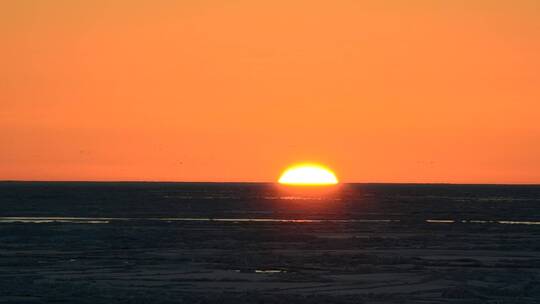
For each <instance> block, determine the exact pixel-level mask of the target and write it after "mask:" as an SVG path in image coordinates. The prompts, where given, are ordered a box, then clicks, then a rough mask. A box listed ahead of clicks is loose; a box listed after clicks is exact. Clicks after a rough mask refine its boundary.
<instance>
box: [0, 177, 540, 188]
mask: <svg viewBox="0 0 540 304" xmlns="http://www.w3.org/2000/svg"><path fill="white" fill-rule="evenodd" d="M0 183H156V184H157V183H163V184H165V183H168V184H278V182H271V181H268V182H263V181H168V180H18V179H13V180H10V179H6V180H1V179H0ZM339 184H364V185H471V186H475V185H476V186H540V183H511V182H510V183H459V182H457V183H456V182H424V183H423V182H379V181H376V182H340V183H339ZM339 184H338V185H339Z"/></svg>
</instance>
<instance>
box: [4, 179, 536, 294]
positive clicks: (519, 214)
mask: <svg viewBox="0 0 540 304" xmlns="http://www.w3.org/2000/svg"><path fill="white" fill-rule="evenodd" d="M539 224H540V186H494V185H418V184H416V185H414V184H410V185H409V184H392V185H387V184H348V185H342V186H341V187H340V188H339V189H335V190H332V191H316V190H313V189H311V190H298V189H295V190H290V189H287V188H286V187H285V188H284V187H278V186H276V185H274V184H250V183H246V184H242V183H60V182H58V183H47V182H36V183H22V182H3V183H0V303H49V302H65V303H74V302H80V303H111V302H126V303H139V302H140V303H146V302H153V303H229V302H230V303H233V302H234V303H296V302H297V303H454V302H455V303H540V287H539V286H540V284H539V283H540V271H539V270H540V269H539V268H540V225H539Z"/></svg>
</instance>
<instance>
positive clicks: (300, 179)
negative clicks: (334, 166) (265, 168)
mask: <svg viewBox="0 0 540 304" xmlns="http://www.w3.org/2000/svg"><path fill="white" fill-rule="evenodd" d="M278 183H280V184H286V185H314V186H317V185H335V184H337V183H338V179H337V177H336V175H335V174H334V172H332V171H331V170H330V169H328V168H326V167H324V166H321V165H317V164H299V165H295V166H292V167H290V168H288V169H287V170H285V172H283V174H282V175H281V177H280V178H279V180H278Z"/></svg>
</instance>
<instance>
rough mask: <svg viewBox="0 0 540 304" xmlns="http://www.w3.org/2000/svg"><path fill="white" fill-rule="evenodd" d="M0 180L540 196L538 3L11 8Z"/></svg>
mask: <svg viewBox="0 0 540 304" xmlns="http://www.w3.org/2000/svg"><path fill="white" fill-rule="evenodd" d="M0 39H1V40H0V41H1V42H2V45H1V47H0V179H4V180H5V179H10V180H11V179H17V180H18V179H22V180H170V181H275V180H276V179H277V178H278V176H279V174H280V173H281V171H282V170H283V169H284V168H285V167H286V166H287V165H288V164H291V163H294V162H298V161H315V162H321V163H324V164H326V165H327V166H329V167H331V168H333V169H334V170H335V171H336V173H337V175H338V177H339V178H340V179H341V180H342V181H345V182H452V183H540V2H539V1H537V0H531V1H520V0H512V1H510V0H508V1H497V0H485V1H480V0H462V1H459V0H448V1H435V0H429V1H428V0H425V1H414V0H409V1H383V0H373V1H356V0H355V1H353V0H350V1H344V0H336V1H314V0H306V1H295V0H286V1H281V0H272V1H252V0H250V1H243V0H242V1H240V0H239V1H232V0H231V1H227V0H222V1H216V0H197V1H195V0H190V1H187V0H186V1H163V0H152V1H150V0H148V1H137V0H129V1H127V0H125V1H98V0H88V1H82V0H81V1H71V0H64V1H55V0H49V1H38V0H35V1H30V0H2V1H0Z"/></svg>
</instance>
